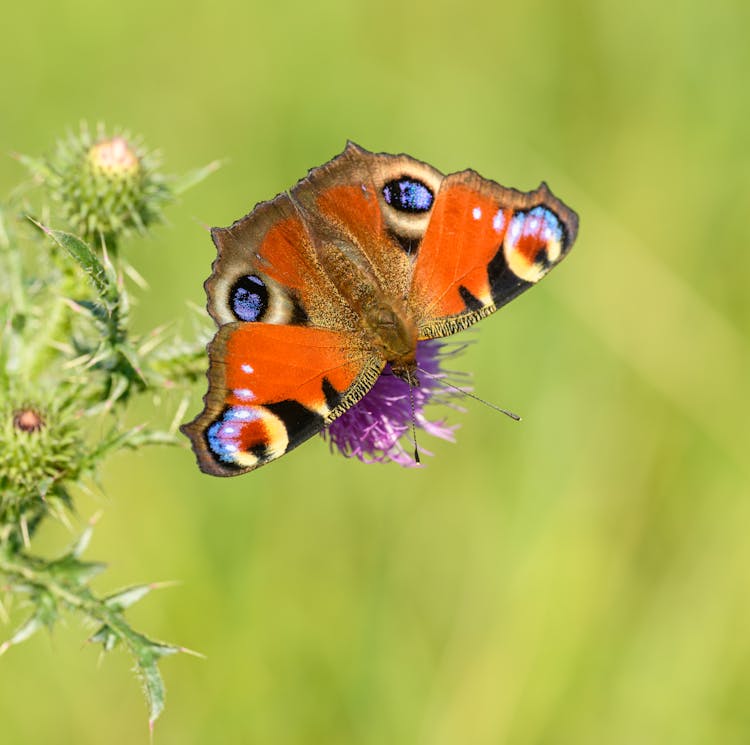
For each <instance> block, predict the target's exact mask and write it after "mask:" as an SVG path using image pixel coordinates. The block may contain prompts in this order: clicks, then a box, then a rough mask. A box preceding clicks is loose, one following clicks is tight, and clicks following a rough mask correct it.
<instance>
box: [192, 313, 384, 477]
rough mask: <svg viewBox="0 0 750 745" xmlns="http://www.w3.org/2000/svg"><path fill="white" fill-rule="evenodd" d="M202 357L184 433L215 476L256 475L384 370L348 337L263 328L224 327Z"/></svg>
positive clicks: (289, 328) (303, 328) (309, 329)
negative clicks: (197, 408) (199, 398)
mask: <svg viewBox="0 0 750 745" xmlns="http://www.w3.org/2000/svg"><path fill="white" fill-rule="evenodd" d="M209 355H210V358H211V368H210V387H209V392H208V394H207V395H206V398H205V408H204V410H203V412H202V413H201V414H200V415H199V416H198V417H197V418H196V419H195V420H194V421H193V422H191V423H190V424H188V425H186V426H185V427H184V428H183V431H184V432H185V433H186V434H187V435H188V436H189V437H190V438H191V440H192V442H193V447H194V449H195V452H196V454H197V456H198V462H199V465H200V466H201V468H202V469H203V470H204V471H206V472H208V473H213V474H216V475H220V476H232V475H235V474H237V473H241V472H244V471H249V470H252V469H254V468H257V467H258V466H260V465H263V464H264V463H267V462H268V461H270V460H273V459H275V458H278V457H279V456H281V455H283V454H284V453H286V452H288V451H289V450H291V449H292V448H294V447H296V446H297V445H299V444H301V443H302V442H304V441H305V440H307V439H308V438H309V437H311V436H312V435H314V434H316V433H317V432H319V431H320V430H321V429H322V428H323V426H324V425H325V424H326V423H327V422H328V421H330V420H331V419H333V418H335V417H336V416H338V415H339V414H340V413H342V411H344V410H345V409H346V408H348V406H350V405H351V404H352V403H354V401H356V400H358V399H359V398H361V397H362V396H363V395H364V393H365V392H366V391H367V390H369V388H370V387H371V386H372V384H373V383H374V381H375V379H376V378H377V376H378V375H379V374H380V370H381V369H382V366H383V362H382V361H380V360H378V358H377V357H376V356H375V355H373V354H372V352H370V351H369V350H366V349H362V348H361V346H360V341H359V338H358V337H356V336H354V335H352V334H343V333H340V332H334V331H328V330H325V329H319V328H312V327H307V326H278V325H274V324H265V323H233V324H229V325H226V326H223V327H222V328H221V329H219V332H218V333H217V335H216V337H215V339H214V341H213V342H212V343H211V345H210V347H209Z"/></svg>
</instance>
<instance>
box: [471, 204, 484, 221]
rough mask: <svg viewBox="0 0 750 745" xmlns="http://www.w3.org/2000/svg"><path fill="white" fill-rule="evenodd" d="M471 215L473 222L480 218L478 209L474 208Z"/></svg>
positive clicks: (480, 213) (480, 212)
mask: <svg viewBox="0 0 750 745" xmlns="http://www.w3.org/2000/svg"><path fill="white" fill-rule="evenodd" d="M471 215H472V217H473V218H474V219H475V220H479V219H480V218H481V217H482V210H481V208H480V207H474V209H473V210H472V211H471Z"/></svg>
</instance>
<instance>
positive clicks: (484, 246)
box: [409, 171, 578, 338]
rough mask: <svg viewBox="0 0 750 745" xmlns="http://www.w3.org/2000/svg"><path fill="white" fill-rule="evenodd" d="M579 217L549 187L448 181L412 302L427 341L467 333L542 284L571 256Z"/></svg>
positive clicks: (422, 253) (467, 177) (469, 177)
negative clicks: (518, 188)
mask: <svg viewBox="0 0 750 745" xmlns="http://www.w3.org/2000/svg"><path fill="white" fill-rule="evenodd" d="M577 232H578V216H577V215H576V213H575V212H573V211H572V210H571V209H569V208H568V207H566V206H565V204H563V203H562V202H561V201H560V200H559V199H557V198H556V197H555V196H554V195H553V194H552V192H550V190H549V189H548V187H547V185H546V184H542V185H541V186H540V187H539V188H538V189H536V190H534V191H531V192H526V193H524V192H520V191H516V190H515V189H508V188H505V187H503V186H500V185H499V184H497V183H495V182H494V181H489V180H487V179H483V178H482V177H481V176H479V175H478V174H477V173H475V172H474V171H463V172H460V173H454V174H451V175H449V176H447V177H446V178H445V179H444V180H443V182H442V185H441V188H440V191H439V193H438V195H437V198H436V199H435V204H434V207H433V209H432V214H431V216H430V222H429V225H428V226H427V230H426V231H425V234H424V238H423V239H422V242H421V245H420V247H419V253H418V256H417V260H416V263H415V266H414V274H413V277H412V283H411V289H410V293H409V300H410V304H411V307H412V312H413V313H414V316H415V318H416V320H417V325H418V327H419V334H420V338H435V337H439V336H446V335H448V334H452V333H455V332H457V331H460V330H461V329H463V328H466V327H468V326H470V325H471V324H473V323H475V322H476V321H478V320H479V319H480V318H483V317H485V316H487V315H489V314H490V313H492V312H494V311H495V310H497V309H498V308H499V307H501V306H503V305H505V304H506V303H508V302H509V301H511V300H512V299H513V298H515V297H516V296H518V295H519V294H520V293H522V292H523V291H524V290H526V289H528V288H529V287H531V286H532V285H533V284H535V283H536V282H538V281H539V280H540V279H541V278H542V277H543V276H544V275H545V274H547V272H549V270H550V269H552V267H553V266H555V265H556V264H558V263H559V262H560V261H562V259H563V258H564V257H565V256H566V255H567V253H568V251H569V250H570V247H571V246H572V244H573V241H574V240H575V238H576V234H577Z"/></svg>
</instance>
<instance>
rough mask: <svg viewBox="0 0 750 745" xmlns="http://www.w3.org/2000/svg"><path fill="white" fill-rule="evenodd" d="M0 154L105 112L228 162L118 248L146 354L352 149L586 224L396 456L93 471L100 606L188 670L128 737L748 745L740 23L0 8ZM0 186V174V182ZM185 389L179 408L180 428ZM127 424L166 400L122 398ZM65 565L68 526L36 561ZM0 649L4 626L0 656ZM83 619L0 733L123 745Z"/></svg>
mask: <svg viewBox="0 0 750 745" xmlns="http://www.w3.org/2000/svg"><path fill="white" fill-rule="evenodd" d="M2 16H3V18H2V34H1V36H2V39H1V41H0V101H2V116H0V149H1V150H2V151H3V152H5V153H8V152H10V151H13V150H17V151H21V152H27V153H30V154H38V153H40V152H43V151H44V150H45V149H47V148H48V147H49V145H50V143H51V142H52V140H53V139H54V138H55V137H56V136H57V135H58V134H61V133H63V132H64V131H65V129H66V128H68V127H72V128H75V127H76V126H77V122H78V120H79V119H82V118H86V119H88V120H90V121H93V122H96V121H98V120H103V121H105V122H107V123H108V124H110V125H114V124H122V125H124V126H128V127H130V128H132V129H133V130H134V131H137V132H141V133H143V134H144V135H145V137H146V139H147V141H148V142H149V143H150V144H151V145H153V146H160V147H162V149H163V150H164V153H165V157H166V165H167V167H168V168H169V169H171V170H173V171H185V170H187V169H189V168H191V167H193V166H197V165H200V164H203V163H205V162H208V161H209V160H212V159H214V158H217V157H226V158H228V159H229V162H228V164H227V165H226V166H225V167H224V168H223V169H222V170H220V171H219V172H218V173H217V174H215V175H214V176H212V177H211V178H210V179H209V180H208V181H207V182H205V183H204V184H202V185H201V186H200V187H198V188H196V189H195V190H193V191H192V192H190V193H189V194H188V195H187V196H186V198H185V199H184V200H183V201H182V203H181V204H180V205H179V206H178V207H176V208H173V209H172V210H171V212H170V215H169V217H170V220H171V222H172V227H171V228H170V229H163V228H161V229H158V230H157V231H156V232H155V233H154V234H153V236H151V237H150V238H147V239H144V240H141V241H138V242H136V243H134V244H131V248H130V258H131V260H132V261H133V262H134V263H135V264H136V266H138V267H139V268H140V269H141V270H142V271H143V273H144V275H145V276H146V278H147V279H148V280H149V282H150V283H151V285H152V291H151V292H150V294H148V295H147V296H146V297H144V298H143V299H142V301H141V303H140V305H139V307H138V308H137V311H136V318H135V323H136V324H137V326H138V327H139V328H142V329H147V328H149V327H151V326H152V325H155V324H157V323H162V322H167V321H171V320H173V319H176V318H177V319H179V318H183V319H185V320H186V321H187V319H189V317H190V312H189V311H188V310H187V307H186V301H193V302H195V303H198V304H200V305H202V304H203V303H204V297H203V290H202V286H201V285H202V281H203V279H204V278H205V277H206V275H207V273H208V271H209V265H210V262H211V260H212V257H213V253H214V250H213V247H212V245H211V242H210V240H209V238H208V236H207V235H206V233H205V231H204V228H203V226H204V225H205V224H210V225H226V224H229V223H230V222H231V221H232V220H233V219H235V218H237V217H239V216H240V215H242V214H244V213H245V212H247V211H248V210H249V209H250V208H251V207H252V206H253V205H254V204H255V203H256V202H257V201H260V200H262V199H266V198H269V197H271V196H273V195H274V194H276V193H277V192H279V191H280V190H282V189H284V188H286V187H288V186H290V185H291V184H292V183H294V182H295V181H296V180H297V179H298V178H300V177H301V176H303V175H304V174H305V172H306V170H307V169H308V168H309V167H312V166H315V165H319V164H320V163H322V162H324V161H326V160H328V159H329V158H331V157H332V156H333V155H335V154H336V153H338V152H339V151H340V150H341V149H342V148H343V146H344V143H345V141H346V139H347V138H351V139H353V140H355V141H356V142H359V143H360V144H362V145H363V146H365V147H367V148H368V149H372V150H378V151H380V150H382V151H390V152H401V151H405V152H408V153H410V154H412V155H414V156H415V157H418V158H420V159H423V160H427V161H428V162H430V163H433V164H434V165H435V166H436V167H438V168H440V169H441V170H443V171H445V172H450V171H454V170H459V169H462V168H464V167H468V166H471V167H473V168H475V169H477V170H478V171H479V172H480V173H482V174H483V175H485V176H487V177H491V178H494V179H496V180H499V181H501V182H502V183H504V184H507V185H512V186H516V187H519V188H523V189H529V188H532V187H535V186H536V185H537V184H538V182H539V181H540V180H542V179H545V180H547V181H549V183H550V185H551V186H552V188H553V190H554V191H555V192H556V193H558V194H560V196H562V197H563V198H564V199H565V200H566V201H567V202H568V203H569V204H571V205H572V206H573V207H574V208H575V209H577V211H578V212H579V213H580V216H581V230H580V237H579V240H578V244H577V246H576V248H575V250H574V251H573V253H572V255H571V256H570V258H569V259H568V260H567V261H566V262H565V263H564V265H563V266H561V267H560V268H559V269H557V270H556V271H555V272H554V273H553V274H552V275H551V277H550V278H549V279H547V280H545V281H544V282H543V283H542V284H541V286H540V287H539V288H537V289H535V290H534V291H533V292H530V293H528V294H526V295H524V296H523V297H522V298H521V299H519V300H518V301H517V302H514V303H513V304H512V305H510V306H509V307H507V308H505V309H503V310H502V312H501V313H499V314H497V315H496V316H494V317H492V318H490V319H488V320H486V321H484V322H482V323H481V324H480V326H479V328H478V329H477V330H476V333H474V334H472V335H471V338H473V339H474V340H475V341H476V343H475V344H473V345H472V346H471V348H470V349H469V350H468V351H467V353H466V354H465V355H464V356H463V357H462V358H461V359H459V360H457V361H456V362H455V367H457V368H459V369H464V370H469V371H472V372H473V374H474V386H475V389H476V391H477V392H478V393H480V394H481V395H482V396H484V397H486V398H487V399H489V400H491V401H493V402H496V403H498V404H500V405H503V406H507V407H509V408H512V409H514V410H517V411H520V412H521V413H522V414H523V416H524V421H523V423H522V424H520V425H516V424H514V423H513V422H511V421H509V420H506V419H505V418H503V417H501V416H499V415H497V414H495V413H494V412H492V411H491V410H489V409H487V408H485V407H482V406H480V405H475V404H473V403H471V402H469V403H468V404H467V409H468V410H467V412H466V413H465V414H459V415H452V419H453V420H454V421H459V422H460V423H461V425H462V426H461V430H460V432H459V440H458V443H457V444H455V445H451V444H447V443H441V442H438V443H435V442H432V441H429V440H428V438H427V437H424V438H423V442H422V446H423V447H424V448H426V449H432V450H433V451H434V453H435V457H434V458H428V459H426V460H427V464H426V468H424V469H422V470H417V471H408V470H402V469H400V468H398V467H396V466H364V465H362V464H359V463H357V462H350V461H346V460H344V459H343V458H340V457H333V456H330V455H329V454H328V452H327V447H326V445H325V444H324V443H323V442H320V441H312V442H310V443H309V444H307V445H305V446H304V447H302V448H301V449H300V450H298V451H296V452H295V453H294V454H293V455H291V456H289V457H287V458H284V459H283V460H282V461H281V462H279V463H278V464H274V465H273V466H271V467H268V468H264V469H261V470H260V471H259V472H256V473H253V474H251V475H249V476H245V477H243V478H239V479H232V480H216V479H211V478H209V477H207V476H203V475H201V474H200V473H199V472H198V470H197V468H196V466H195V463H194V460H193V457H192V455H191V454H190V453H189V452H188V451H187V450H177V449H174V450H168V449H153V450H150V451H148V452H141V453H137V454H132V453H130V454H128V453H126V454H122V455H119V456H118V457H117V458H115V459H114V460H113V461H112V462H111V463H110V464H109V467H108V468H107V470H106V472H105V474H104V484H105V489H106V492H107V494H108V498H107V499H106V501H104V502H103V503H102V502H101V501H100V500H96V499H92V498H89V497H81V499H80V501H79V508H80V511H81V513H82V515H83V516H84V517H85V516H87V515H88V514H90V513H91V512H93V511H95V510H96V509H98V508H100V507H102V506H103V507H104V511H105V514H104V518H103V520H102V521H101V524H100V527H99V528H98V530H97V533H96V535H95V538H94V541H93V543H92V546H91V548H90V550H89V552H88V555H89V556H90V557H92V558H104V559H106V560H107V561H108V562H110V564H111V569H110V570H109V571H108V572H107V573H106V574H105V575H104V577H103V578H102V580H101V582H100V583H99V585H98V586H99V588H100V589H101V590H105V589H111V588H113V587H116V586H119V585H123V584H128V583H131V582H134V581H150V580H154V579H179V580H181V581H182V584H181V585H180V586H179V587H176V588H172V589H169V590H164V591H162V592H161V593H159V594H157V595H156V596H152V597H150V598H149V599H148V600H146V601H144V602H143V603H142V604H141V605H140V606H139V607H136V608H134V609H133V612H132V614H131V615H132V618H133V621H134V622H135V623H136V624H137V625H138V626H139V628H141V629H143V630H145V631H147V632H148V633H150V634H152V635H154V636H156V637H159V638H164V639H167V640H169V641H174V642H177V643H180V644H184V645H186V646H189V647H191V648H194V649H197V650H200V651H201V652H203V653H205V654H206V655H207V659H206V660H204V661H201V660H196V659H193V658H190V657H178V658H170V659H167V660H165V662H164V664H163V671H164V675H165V678H166V682H167V685H168V698H167V709H166V712H165V714H164V716H163V718H162V719H161V720H160V721H159V723H158V726H157V733H156V742H157V743H159V745H168V744H171V743H180V745H192V744H193V743H251V744H255V743H258V744H263V745H314V744H321V745H323V744H324V745H344V744H346V745H380V744H381V743H389V744H396V745H400V744H403V745H458V744H459V743H460V744H461V745H500V744H503V745H505V744H509V745H511V744H512V745H530V744H532V743H534V744H538V743H550V744H555V745H567V744H570V745H588V744H591V745H594V744H597V745H599V744H600V743H606V744H607V745H621V744H622V745H630V744H631V743H639V745H642V744H644V743H645V744H647V743H660V744H662V743H680V745H692V744H693V743H695V744H697V743H706V744H716V743H718V744H721V745H725V744H729V743H747V742H748V741H750V705H749V703H750V522H749V521H750V502H749V498H750V493H749V490H748V470H749V469H748V446H749V445H750V438H749V436H748V420H749V419H750V416H749V415H750V411H749V409H750V407H749V406H748V402H749V400H750V399H749V397H748V393H747V388H746V386H747V384H748V379H749V378H748V368H749V364H748V353H747V352H748V344H747V328H748V322H749V321H750V303H749V302H748V283H749V279H750V249H749V245H748V238H749V234H748V207H749V206H750V187H749V186H748V184H749V183H750V147H749V143H750V141H749V140H748V119H749V118H750V93H749V90H750V89H748V79H749V78H750V44H748V42H747V39H748V29H750V6H748V4H747V3H746V2H743V0H737V1H736V2H731V1H729V0H715V1H714V2H711V3H709V2H701V1H700V0H695V1H694V2H674V0H671V1H670V0H668V1H667V2H665V3H652V2H644V0H633V2H630V3H615V2H598V1H597V0H569V1H568V2H559V3H556V2H541V1H539V0H532V1H531V2H508V1H506V0H501V1H499V2H462V3H458V2H431V3H426V2H411V3H398V2H392V1H390V0H384V1H383V2H379V3H346V2H341V1H334V0H323V1H322V2H316V3H313V2H306V3H296V2H290V3H270V2H266V3H257V2H254V1H252V0H251V1H250V2H243V3H239V2H238V3H231V2H225V1H224V0H216V1H215V2H212V3H204V4H194V3H188V2H184V1H183V2H179V3H178V2H173V1H172V0H169V1H167V2H160V3H152V2H144V1H143V0H134V1H132V2H129V3H117V4H114V3H111V4H110V3H91V2H85V1H84V0H66V2H64V3H53V2H39V1H38V0H25V1H24V2H15V3H6V4H5V6H4V8H3V12H2ZM21 177H22V171H21V168H20V166H19V165H18V164H16V163H15V162H14V161H12V160H11V159H10V158H5V161H4V164H3V165H2V167H0V193H7V192H8V191H9V190H10V188H11V186H12V185H13V184H14V183H15V182H16V181H17V180H19V179H20V178H21ZM201 393H202V390H196V393H195V399H194V403H193V406H192V408H191V411H196V410H197V408H198V406H199V400H200V394H201ZM142 410H143V413H144V414H145V415H147V416H149V417H152V418H153V419H155V420H157V421H166V420H167V419H168V418H167V417H166V414H165V412H164V411H162V410H158V409H152V408H151V407H147V406H144V407H143V409H142ZM44 539H45V540H47V541H48V543H49V545H50V546H54V545H59V544H61V543H62V541H63V540H67V538H66V536H65V535H64V534H63V532H62V529H59V530H57V529H50V530H49V531H48V532H47V533H46V534H45V536H44ZM9 631H10V630H9V629H6V630H5V631H4V632H3V633H4V634H7V633H8V632H9ZM84 638H85V631H84V630H83V629H81V628H80V627H79V625H78V623H77V621H76V620H73V621H71V622H70V623H68V625H67V626H65V627H61V628H58V629H57V630H56V631H55V632H54V634H53V635H52V637H50V636H49V635H46V634H40V635H38V636H37V637H35V638H34V639H32V640H31V641H30V642H28V643H27V644H25V645H24V646H22V647H18V648H14V649H12V650H10V652H9V653H8V654H6V655H5V656H4V657H3V658H2V659H1V660H0V741H2V742H3V744H4V745H16V744H20V745H26V744H36V743H53V744H56V743H77V744H79V745H84V744H88V743H108V745H116V744H119V743H128V744H130V743H138V742H147V738H148V735H147V727H146V710H145V707H144V704H143V700H142V698H141V694H140V691H139V690H138V685H137V684H136V682H135V681H134V679H133V678H132V676H131V673H130V670H129V667H130V661H129V660H128V658H127V657H126V655H125V654H123V653H119V652H118V653H115V654H114V655H112V656H110V657H107V658H106V659H105V660H103V662H102V663H101V665H100V666H98V665H97V652H96V651H95V650H94V649H93V648H90V647H85V646H84V647H83V648H82V640H83V639H84Z"/></svg>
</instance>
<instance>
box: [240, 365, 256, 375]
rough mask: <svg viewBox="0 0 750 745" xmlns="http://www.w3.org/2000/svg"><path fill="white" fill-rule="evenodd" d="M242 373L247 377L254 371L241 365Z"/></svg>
mask: <svg viewBox="0 0 750 745" xmlns="http://www.w3.org/2000/svg"><path fill="white" fill-rule="evenodd" d="M242 372H244V373H247V374H248V375H249V374H250V373H251V372H254V370H253V368H252V366H251V365H242Z"/></svg>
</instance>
